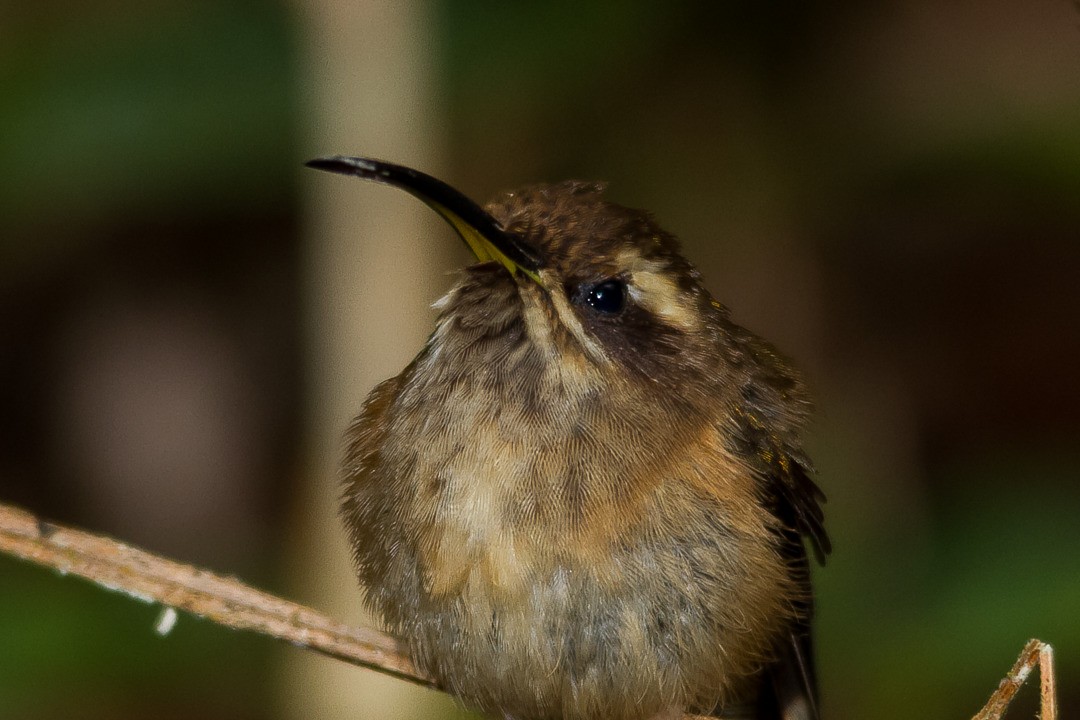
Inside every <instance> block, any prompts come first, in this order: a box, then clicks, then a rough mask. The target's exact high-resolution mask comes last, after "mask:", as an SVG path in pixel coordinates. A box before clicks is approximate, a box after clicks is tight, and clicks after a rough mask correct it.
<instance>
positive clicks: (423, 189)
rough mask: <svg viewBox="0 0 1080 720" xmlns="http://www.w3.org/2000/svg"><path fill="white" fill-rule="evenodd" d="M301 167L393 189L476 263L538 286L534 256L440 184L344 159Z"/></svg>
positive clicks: (414, 173) (396, 168)
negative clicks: (433, 217) (420, 207)
mask: <svg viewBox="0 0 1080 720" xmlns="http://www.w3.org/2000/svg"><path fill="white" fill-rule="evenodd" d="M304 164H305V165H307V166H308V167H310V168H315V169H316V170H326V171H328V172H335V173H340V174H342V175H355V176H357V177H361V178H365V179H367V180H374V181H375V182H378V183H384V184H386V185H393V186H394V187H398V188H401V189H402V190H404V191H406V192H407V193H409V194H411V195H415V196H416V197H418V198H420V199H421V200H423V201H424V203H426V204H427V205H428V206H429V207H431V208H432V209H434V210H435V211H436V212H437V213H439V214H440V215H442V216H443V218H445V219H446V221H447V222H449V223H450V224H451V225H452V226H453V227H454V229H455V230H457V232H458V235H460V236H461V239H462V240H464V241H465V242H466V243H467V244H468V246H469V248H470V249H471V250H472V251H473V254H475V255H476V257H477V258H478V259H479V260H481V261H487V260H495V261H497V262H499V263H502V265H503V266H505V267H506V269H507V270H509V271H510V272H511V273H514V272H516V271H518V270H520V271H521V272H522V273H524V274H525V275H528V276H529V277H531V278H532V279H533V280H536V281H538V282H539V276H538V273H539V271H540V267H541V262H540V257H539V255H538V254H537V252H536V251H535V250H534V249H533V248H531V247H530V246H528V245H526V244H525V243H523V242H522V241H521V240H520V239H519V238H517V237H516V236H514V235H511V234H510V233H507V232H506V231H505V230H503V229H502V228H501V227H499V224H498V223H497V222H495V219H494V218H493V217H491V215H489V214H488V213H487V212H485V211H484V209H483V208H481V207H480V206H479V205H477V204H476V203H475V202H473V201H472V200H470V199H469V198H467V197H466V196H465V195H463V194H461V193H460V192H458V191H457V190H455V189H454V188H452V187H450V186H449V185H447V184H446V183H444V182H443V181H442V180H438V179H436V178H434V177H432V176H430V175H427V174H426V173H422V172H420V171H419V170H413V169H412V168H407V167H404V166H402V165H394V164H393V163H387V162H382V161H380V160H371V159H368V158H358V157H345V156H343V155H336V156H334V157H326V158H317V159H315V160H309V161H308V162H306V163H304Z"/></svg>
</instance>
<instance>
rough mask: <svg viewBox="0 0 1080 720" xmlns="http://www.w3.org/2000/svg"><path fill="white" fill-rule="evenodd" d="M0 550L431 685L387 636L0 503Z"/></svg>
mask: <svg viewBox="0 0 1080 720" xmlns="http://www.w3.org/2000/svg"><path fill="white" fill-rule="evenodd" d="M0 552H5V553H8V554H10V555H14V556H15V557H19V558H22V559H24V560H29V561H30V562H33V563H37V564H38V565H44V566H45V567H50V568H53V569H55V570H58V571H60V572H61V573H64V574H67V573H71V574H73V575H79V576H80V577H84V578H86V579H87V580H90V581H91V582H93V583H96V584H97V585H100V586H101V587H103V588H106V589H108V590H113V591H118V592H123V593H125V594H127V595H130V596H131V597H134V598H138V599H140V600H144V601H147V602H158V603H161V604H162V605H165V606H167V607H173V608H178V609H180V610H185V611H187V612H189V613H192V614H194V615H198V616H199V617H203V618H206V619H208V620H211V621H213V622H215V623H218V624H219V625H224V626H226V627H230V628H233V629H234V630H254V631H255V632H258V633H262V634H264V635H269V636H270V637H274V638H278V639H280V640H285V641H287V642H290V643H292V644H294V645H300V646H302V647H306V648H309V649H311V650H315V651H317V652H320V653H323V654H325V655H329V656H331V657H335V658H339V659H341V660H345V661H346V662H350V663H353V664H355V665H360V666H362V667H366V668H371V669H372V670H378V671H379V672H383V673H386V674H388V675H393V676H395V677H399V678H402V679H404V680H409V681H410V682H414V683H417V684H418V685H425V686H428V687H434V685H435V683H434V682H433V681H432V680H431V679H430V678H428V677H425V676H424V675H421V674H420V673H419V672H418V671H417V670H416V668H414V667H413V664H412V662H410V661H409V659H408V657H407V656H406V654H405V653H404V651H403V649H402V648H401V646H400V644H399V643H398V642H397V641H396V640H395V639H394V638H392V637H391V636H389V635H387V634H385V633H382V632H379V631H377V630H371V629H368V628H356V627H350V626H348V625H344V624H342V623H339V622H337V621H335V620H332V619H331V618H329V617H327V616H326V615H323V614H322V613H319V612H316V611H315V610H312V609H311V608H307V607H304V606H303V605H297V604H296V603H293V602H289V601H288V600H282V599H281V598H278V597H275V596H273V595H269V594H267V593H264V592H262V591H260V590H256V589H255V588H252V587H249V586H247V585H244V584H243V583H241V582H240V581H238V580H236V579H234V578H227V577H222V576H220V575H215V574H214V573H211V572H209V571H207V570H202V569H200V568H197V567H193V566H191V565H183V564H181V563H177V562H173V561H172V560H167V559H165V558H162V557H158V556H157V555H153V554H151V553H148V552H146V551H145V550H139V549H138V548H134V547H131V546H130V545H125V544H123V543H120V542H117V541H115V540H112V539H110V538H106V537H101V536H99V535H92V534H90V533H86V532H82V531H80V530H74V529H72V528H66V527H62V526H59V525H54V524H52V523H49V522H45V521H44V520H41V519H40V518H38V517H36V516H34V515H32V514H30V513H28V512H26V511H24V510H20V509H18V508H15V507H12V506H10V505H4V504H0Z"/></svg>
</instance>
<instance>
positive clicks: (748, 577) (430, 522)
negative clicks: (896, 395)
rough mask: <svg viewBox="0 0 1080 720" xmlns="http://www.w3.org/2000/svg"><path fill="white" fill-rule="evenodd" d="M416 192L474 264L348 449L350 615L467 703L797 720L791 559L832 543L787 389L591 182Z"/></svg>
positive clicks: (747, 339) (354, 431) (808, 712)
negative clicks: (372, 617) (490, 191)
mask: <svg viewBox="0 0 1080 720" xmlns="http://www.w3.org/2000/svg"><path fill="white" fill-rule="evenodd" d="M307 165H308V166H309V167H312V168H316V169H319V170H326V171H330V172H334V173H340V174H344V175H352V176H356V177H359V178H363V179H366V180H372V181H375V182H377V183H382V184H386V185H390V186H393V187H396V188H399V189H401V190H405V191H406V192H408V193H410V194H412V195H414V196H416V197H417V198H419V199H420V200H421V201H423V202H424V203H425V204H427V205H428V206H430V207H431V208H432V209H434V210H435V211H436V212H437V213H438V214H439V215H441V216H442V217H443V218H444V219H445V220H446V221H448V222H449V224H450V225H451V226H452V227H453V228H454V230H456V232H457V234H458V235H460V237H461V238H462V239H463V240H464V241H465V243H466V244H467V245H468V246H469V248H470V249H471V250H472V252H473V254H474V255H475V256H476V260H477V262H476V263H475V264H473V265H470V266H469V267H467V268H465V269H464V271H463V272H462V273H461V275H460V278H459V279H458V281H457V283H456V286H455V287H453V289H451V290H450V291H449V293H447V294H446V295H445V297H443V298H442V299H441V300H439V301H438V302H437V303H436V305H435V307H436V309H437V311H438V318H437V320H436V322H435V327H434V331H433V332H432V333H431V336H430V337H429V338H428V340H427V342H426V343H425V345H424V346H423V348H422V349H421V350H420V353H419V354H418V355H417V356H416V358H415V359H414V360H413V361H412V362H411V363H409V365H408V366H407V367H406V368H405V369H404V370H402V372H401V373H400V374H399V375H397V376H396V377H393V378H391V379H389V380H386V381H384V382H382V383H381V384H379V385H378V386H377V387H375V389H374V390H373V391H372V392H371V394H370V395H369V396H368V398H367V400H366V401H365V403H364V405H363V408H362V409H361V411H360V414H359V416H358V417H357V418H356V420H355V421H354V422H353V424H352V425H351V427H350V428H349V429H348V431H347V434H346V441H347V452H346V459H345V463H344V491H343V503H342V508H341V515H342V518H343V520H344V524H345V526H346V529H347V532H348V536H349V540H350V542H351V545H352V551H353V556H354V560H355V565H356V569H357V573H358V575H359V579H360V581H361V584H362V586H363V588H364V592H365V599H366V602H367V604H368V605H369V606H370V607H371V608H372V609H373V610H374V611H375V612H376V614H377V615H378V616H380V617H381V618H382V620H383V621H384V622H385V623H386V625H387V627H388V629H389V630H390V631H391V632H393V633H395V634H396V635H397V636H398V637H400V638H401V639H402V640H403V641H404V643H405V645H406V647H407V648H408V651H409V653H410V654H411V656H412V659H413V661H414V662H415V663H416V665H417V666H418V667H419V668H420V669H422V670H423V671H425V672H427V673H428V674H429V675H431V676H432V677H433V678H435V680H436V681H437V682H438V683H439V685H440V686H441V687H442V688H444V689H445V690H447V691H448V692H450V693H452V694H453V695H455V696H457V697H458V698H459V699H460V700H461V701H463V702H464V703H465V704H466V705H467V706H469V707H471V708H474V709H477V710H479V711H481V712H483V713H486V714H488V715H490V716H493V717H502V718H513V719H515V720H556V719H562V720H646V719H650V718H658V719H659V718H676V717H680V716H682V715H684V714H690V715H710V716H715V717H724V718H755V719H757V720H817V718H818V717H819V714H818V700H817V692H816V681H815V671H814V666H813V655H812V647H811V644H812V643H811V633H810V627H811V621H812V614H813V596H812V592H811V585H810V567H809V566H810V563H809V559H808V550H807V546H809V548H810V549H811V550H812V551H813V552H814V553H815V555H816V557H817V559H818V561H819V562H824V557H825V555H826V554H827V553H828V552H829V551H830V549H831V545H830V541H829V539H828V536H827V535H826V532H825V530H824V526H823V512H822V507H821V504H822V503H823V501H824V495H823V493H822V491H821V490H820V489H819V487H818V486H817V485H816V484H815V482H814V480H813V469H812V466H811V463H810V460H809V459H808V457H807V456H806V454H805V452H804V450H803V447H802V433H803V428H804V426H805V425H806V423H807V420H808V417H809V415H810V411H811V407H810V401H809V399H808V396H807V393H806V390H805V388H804V384H803V381H802V380H801V379H800V376H799V374H798V373H797V372H796V371H795V370H794V369H793V368H792V367H791V365H790V364H789V363H788V361H787V360H785V359H784V358H783V357H782V356H781V355H780V354H779V353H778V352H777V351H776V350H775V349H774V348H773V347H772V346H771V345H770V344H768V343H767V342H765V341H764V340H762V339H761V338H759V337H758V336H756V335H754V334H753V333H751V332H750V331H748V330H746V329H744V328H742V327H741V326H739V325H737V324H736V323H735V322H733V321H732V319H731V318H730V313H729V311H728V309H727V308H726V307H725V306H724V305H722V304H721V303H720V302H718V301H717V300H715V299H714V298H713V297H712V295H710V293H709V291H708V290H707V289H706V288H705V285H704V284H703V281H702V278H701V275H700V274H699V272H698V271H697V269H695V267H694V266H693V265H692V264H691V263H690V262H689V261H688V260H686V259H685V258H684V257H683V255H682V254H681V251H680V246H679V243H678V241H677V240H676V238H675V237H673V236H672V235H671V234H670V233H668V232H665V231H664V230H663V229H662V228H661V227H660V226H659V225H658V224H657V223H656V221H655V220H654V219H653V217H652V216H651V215H650V214H649V213H647V212H643V211H640V210H634V209H630V208H626V207H623V206H621V205H618V204H615V203H613V202H611V201H609V200H607V199H606V197H605V192H606V187H605V185H603V184H601V183H593V182H581V181H568V182H562V183H556V184H548V185H534V186H531V187H526V188H523V189H520V190H516V191H513V192H508V193H505V194H503V195H501V196H499V197H497V198H495V199H494V200H493V201H492V202H490V203H488V204H487V205H486V206H484V207H481V206H480V205H478V204H477V203H475V202H473V201H472V200H470V199H469V198H468V197H466V196H465V195H463V194H462V193H461V192H459V191H457V190H455V189H454V188H452V187H451V186H449V185H447V184H446V183H444V182H442V181H440V180H437V179H436V178H434V177H432V176H430V175H427V174H425V173H422V172H419V171H417V170H413V169H410V168H407V167H403V166H400V165H395V164H392V163H387V162H382V161H378V160H372V159H366V158H358V157H345V156H335V157H326V158H320V159H316V160H312V161H310V162H308V163H307Z"/></svg>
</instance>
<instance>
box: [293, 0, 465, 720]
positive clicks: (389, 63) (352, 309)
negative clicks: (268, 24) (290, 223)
mask: <svg viewBox="0 0 1080 720" xmlns="http://www.w3.org/2000/svg"><path fill="white" fill-rule="evenodd" d="M296 9H297V11H298V13H299V14H300V20H301V22H303V23H304V25H305V27H304V29H305V31H306V36H305V37H306V47H305V48H304V50H305V53H304V56H305V57H306V59H307V63H308V65H307V71H308V72H307V73H306V81H305V86H304V88H303V89H302V103H303V106H302V109H301V113H302V116H303V117H304V118H305V123H306V128H305V129H306V137H305V140H304V143H303V148H304V150H305V152H306V155H305V157H315V156H319V155H330V154H364V155H371V156H374V157H383V158H386V159H391V160H394V161H397V162H403V163H407V164H410V165H413V166H415V167H420V168H424V169H426V170H428V171H431V172H438V167H437V166H438V162H437V155H438V151H437V146H438V137H437V134H438V131H439V130H440V127H439V125H438V123H437V118H438V115H439V113H438V108H437V98H435V97H433V95H434V93H433V88H434V68H433V59H434V58H433V54H434V47H433V41H432V38H433V36H434V28H433V27H431V25H430V23H431V18H430V17H429V7H428V4H427V3H424V2H422V1H419V0H407V1H405V2H402V1H395V2H390V1H389V0H365V1H364V2H350V1H349V0H313V1H310V2H303V3H297V5H296ZM298 172H303V173H304V174H303V179H302V186H303V187H304V188H305V190H306V192H307V204H306V205H307V207H306V210H307V223H306V228H305V232H306V238H305V241H306V252H305V260H306V264H307V288H306V294H307V332H308V336H307V341H308V345H307V365H308V375H307V381H308V388H307V400H308V426H307V430H308V436H307V441H308V442H307V448H306V449H307V457H308V460H309V461H308V463H307V464H306V466H305V468H304V469H305V476H304V477H303V478H302V479H301V482H300V483H299V484H300V486H301V493H302V497H301V498H300V499H299V506H300V509H299V512H298V513H297V516H296V518H295V519H296V523H295V524H294V526H293V528H292V530H293V532H292V534H291V536H290V540H289V542H290V547H289V552H290V555H291V561H292V562H291V564H292V567H291V568H290V570H291V571H292V572H291V573H290V576H289V577H290V583H291V584H292V585H293V587H292V588H291V592H292V594H294V595H295V596H296V597H298V598H299V599H301V600H302V601H304V602H307V603H309V604H312V605H314V606H316V607H318V608H320V609H323V610H326V611H328V612H330V613H331V614H332V615H334V616H335V617H337V618H339V619H341V620H344V621H347V622H351V623H361V624H363V623H366V624H371V623H372V622H373V621H372V620H371V618H369V617H368V616H367V615H366V614H365V613H364V612H363V609H362V607H361V599H360V591H359V588H358V585H357V581H356V579H355V576H354V574H353V571H352V568H351V561H350V558H349V553H348V550H347V547H346V543H345V539H344V532H343V530H342V528H341V525H340V523H339V520H338V517H337V507H338V498H339V496H340V488H339V464H340V461H341V455H342V436H343V433H344V431H345V428H346V427H347V426H348V424H349V422H350V420H351V419H352V418H353V417H355V416H356V415H357V414H358V412H359V410H360V406H361V403H362V402H363V399H364V397H365V396H366V395H367V393H368V391H369V390H370V389H371V388H372V386H373V385H375V384H376V383H377V382H378V381H380V380H382V379H384V378H387V377H389V376H391V375H394V374H396V373H397V372H398V371H400V370H401V368H402V367H404V365H405V364H406V363H407V362H408V361H409V359H411V357H412V356H413V355H415V353H416V352H417V351H418V350H419V348H420V346H421V344H422V343H423V340H424V338H425V336H426V335H427V333H428V332H429V331H430V330H431V320H432V318H431V315H430V312H429V311H427V308H428V307H429V305H430V303H431V302H432V301H433V300H434V299H435V298H436V297H437V296H438V293H439V290H440V287H441V286H443V285H445V282H446V281H445V279H444V277H445V275H446V272H445V269H446V268H447V267H448V266H449V257H450V252H451V249H452V248H453V245H452V244H451V242H450V241H448V240H447V241H445V242H440V240H439V238H443V237H445V236H446V230H445V229H444V228H442V227H441V226H440V225H439V223H438V221H437V220H436V217H435V215H434V213H431V212H428V211H427V210H426V208H424V207H423V206H422V205H421V204H419V203H417V202H416V201H415V200H413V199H412V198H410V197H408V196H407V195H405V194H404V193H397V192H394V191H393V190H390V189H387V188H381V187H378V186H376V185H373V184H367V183H364V184H362V183H361V182H359V181H350V180H349V179H347V178H343V177H341V176H331V175H325V174H321V173H316V172H314V171H299V170H298ZM287 663H288V665H287V667H286V668H285V670H284V672H285V676H284V678H283V681H282V687H283V689H284V691H283V693H282V702H283V707H284V712H283V715H284V716H285V717H291V718H351V719H354V720H361V719H363V718H382V719H385V718H398V717H400V718H405V717H410V718H411V717H423V716H425V715H430V714H431V709H430V708H419V707H417V702H431V701H432V699H433V698H435V699H437V698H438V696H437V695H436V694H433V693H430V692H429V691H423V690H419V689H416V688H412V687H411V686H408V685H407V684H405V683H402V682H400V681H395V680H390V679H387V678H384V677H381V676H378V675H376V674H374V673H371V672H367V671H363V670H359V669H357V668H354V667H350V666H348V665H345V664H342V663H339V662H334V661H330V660H326V659H323V658H317V657H312V656H311V655H310V654H308V653H299V652H297V653H289V654H288V660H287Z"/></svg>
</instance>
